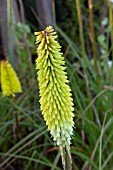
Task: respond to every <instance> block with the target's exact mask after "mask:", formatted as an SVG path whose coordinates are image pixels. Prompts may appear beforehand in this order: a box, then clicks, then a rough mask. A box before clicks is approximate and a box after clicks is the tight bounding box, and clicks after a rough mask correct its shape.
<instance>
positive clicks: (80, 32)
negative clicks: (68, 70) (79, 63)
mask: <svg viewBox="0 0 113 170" xmlns="http://www.w3.org/2000/svg"><path fill="white" fill-rule="evenodd" d="M75 2H76V9H77V16H78V24H79V35H80V41H81V45H82V55H83V58H84V66H85V67H86V50H85V42H84V35H83V25H82V17H81V8H80V1H79V0H75Z"/></svg>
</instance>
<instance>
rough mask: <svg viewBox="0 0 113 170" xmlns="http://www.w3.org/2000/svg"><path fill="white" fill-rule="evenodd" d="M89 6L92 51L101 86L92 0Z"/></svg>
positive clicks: (97, 80) (97, 77)
mask: <svg viewBox="0 0 113 170" xmlns="http://www.w3.org/2000/svg"><path fill="white" fill-rule="evenodd" d="M88 6H89V21H90V36H91V43H92V50H93V56H94V68H95V72H96V75H97V76H96V82H97V84H98V86H99V84H100V82H99V70H98V63H97V49H96V42H95V32H94V23H93V3H92V0H88Z"/></svg>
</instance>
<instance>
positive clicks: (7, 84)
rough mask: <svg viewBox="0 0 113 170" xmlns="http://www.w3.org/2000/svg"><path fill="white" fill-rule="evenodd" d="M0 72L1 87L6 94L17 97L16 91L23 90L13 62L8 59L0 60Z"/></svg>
mask: <svg viewBox="0 0 113 170" xmlns="http://www.w3.org/2000/svg"><path fill="white" fill-rule="evenodd" d="M0 69H1V71H0V73H1V88H2V93H3V95H4V96H10V95H12V96H13V97H15V93H20V92H22V89H21V85H20V82H19V79H18V77H17V75H16V73H15V71H14V69H13V68H12V66H11V64H10V63H9V62H8V61H7V60H1V61H0Z"/></svg>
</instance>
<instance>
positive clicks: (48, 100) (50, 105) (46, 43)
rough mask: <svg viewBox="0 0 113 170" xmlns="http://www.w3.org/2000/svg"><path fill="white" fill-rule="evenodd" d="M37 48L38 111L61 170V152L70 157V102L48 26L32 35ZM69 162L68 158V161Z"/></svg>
mask: <svg viewBox="0 0 113 170" xmlns="http://www.w3.org/2000/svg"><path fill="white" fill-rule="evenodd" d="M35 35H36V36H37V37H36V44H38V48H37V53H38V58H37V59H36V69H38V82H39V89H40V97H41V99H40V104H41V110H42V114H43V117H44V120H45V121H46V124H47V126H48V129H49V130H50V133H51V135H52V136H53V140H54V141H55V143H56V144H57V145H58V146H59V148H60V150H61V156H62V162H63V165H64V169H65V151H66V152H67V153H68V155H69V157H70V143H71V136H72V134H73V126H74V122H73V117H74V114H73V110H74V109H73V99H72V97H71V96H72V94H71V89H70V87H69V85H68V84H67V83H68V82H69V81H68V80H67V73H66V71H65V69H66V67H65V61H64V57H63V56H62V53H61V46H60V45H59V43H58V42H57V40H56V38H57V35H56V32H54V29H53V28H52V27H51V26H49V27H47V28H46V29H45V30H44V31H41V32H35ZM70 160H71V157H70Z"/></svg>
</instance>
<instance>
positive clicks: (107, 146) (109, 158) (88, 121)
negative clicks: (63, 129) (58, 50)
mask: <svg viewBox="0 0 113 170" xmlns="http://www.w3.org/2000/svg"><path fill="white" fill-rule="evenodd" d="M80 3H81V13H82V21H83V36H84V40H85V49H86V58H87V60H86V64H85V65H84V60H83V56H82V52H81V43H80V39H79V31H78V22H77V13H76V6H75V1H72V0H70V1H69V0H66V1H65V3H64V7H63V1H57V5H58V8H56V10H57V14H58V12H59V11H60V12H62V13H60V15H61V16H60V17H62V18H63V19H62V20H61V22H60V19H58V18H59V16H57V23H58V25H59V27H58V26H56V27H55V28H56V30H57V32H58V33H59V35H60V38H59V41H60V42H61V44H62V45H63V47H62V49H63V52H64V57H65V60H66V66H67V73H68V77H69V81H70V83H69V85H70V86H71V89H72V95H73V101H74V108H75V118H74V122H75V127H76V128H74V135H73V139H72V144H71V154H72V165H73V170H75V169H77V170H86V169H92V170H112V168H113V65H112V66H109V63H108V62H109V60H110V61H111V62H112V54H111V51H112V43H111V28H110V20H109V16H108V13H106V16H105V17H104V18H105V19H102V20H101V17H102V15H103V11H104V10H103V9H105V8H107V7H106V6H105V7H104V5H105V4H104V3H105V1H104V0H102V1H93V5H94V8H93V9H94V28H95V40H96V49H97V63H98V68H99V74H98V75H97V73H96V72H95V69H94V56H93V52H92V48H91V38H90V34H89V30H90V29H89V9H88V6H87V1H85V0H82V1H80ZM68 8H69V10H70V11H71V12H70V13H71V14H70V17H68V16H67V15H68V14H67V13H68ZM67 17H68V19H67ZM101 21H102V22H101ZM103 25H104V31H103V32H101V29H102V28H103ZM16 29H17V32H16V35H15V36H16V38H17V42H18V43H19V45H18V43H17V46H16V50H17V53H18V58H19V65H18V68H17V70H18V75H19V78H20V81H21V82H22V89H23V94H22V95H19V96H17V98H16V99H15V100H14V99H12V98H8V97H3V96H2V94H1V93H0V169H9V170H10V169H11V170H15V169H17V170H18V169H19V170H20V169H24V170H32V169H34V170H35V169H36V170H37V169H39V170H44V169H51V170H61V169H62V166H61V160H60V157H59V153H58V148H57V147H55V146H54V143H53V142H52V139H51V138H50V135H49V133H48V131H47V130H46V129H47V127H46V125H45V122H44V121H43V118H42V116H41V111H40V109H39V100H40V97H39V94H38V90H37V89H38V87H37V84H38V83H37V81H36V71H34V70H35V67H34V66H32V65H31V63H30V62H29V61H30V59H28V55H29V54H30V56H31V55H32V54H34V51H35V49H36V47H34V40H35V37H34V35H33V34H32V33H31V31H30V26H28V25H24V29H23V24H22V23H19V25H18V24H17V28H16ZM25 30H26V34H27V35H26V36H27V41H26V42H24V43H25V45H27V48H26V46H24V45H23V33H24V32H25ZM35 30H37V29H36V28H35ZM28 47H29V48H28ZM27 49H29V50H28V51H27ZM97 76H98V77H99V85H98V84H97V83H96V78H97Z"/></svg>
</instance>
